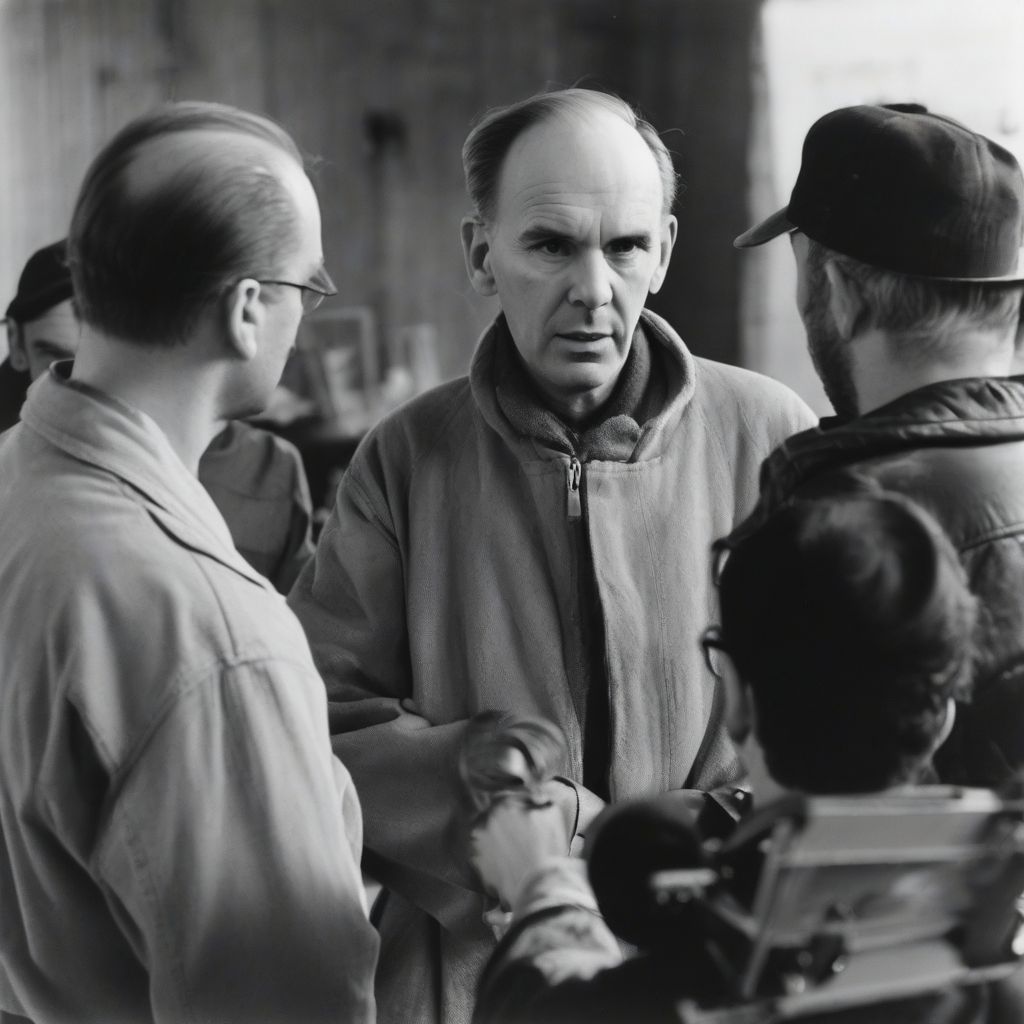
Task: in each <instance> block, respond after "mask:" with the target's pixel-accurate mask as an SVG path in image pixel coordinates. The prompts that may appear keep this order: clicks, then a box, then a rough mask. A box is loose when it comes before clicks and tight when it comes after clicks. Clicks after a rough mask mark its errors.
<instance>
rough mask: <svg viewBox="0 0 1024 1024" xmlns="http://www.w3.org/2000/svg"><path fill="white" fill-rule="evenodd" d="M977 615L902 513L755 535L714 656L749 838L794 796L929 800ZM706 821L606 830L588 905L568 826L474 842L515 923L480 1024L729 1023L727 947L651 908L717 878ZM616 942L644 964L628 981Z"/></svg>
mask: <svg viewBox="0 0 1024 1024" xmlns="http://www.w3.org/2000/svg"><path fill="white" fill-rule="evenodd" d="M975 615H976V601H975V599H974V597H973V596H972V595H971V593H970V591H969V589H968V586H967V580H966V578H965V576H964V572H963V569H962V567H961V566H960V564H959V562H958V560H957V555H956V552H955V551H954V550H953V547H952V545H951V544H950V543H949V540H948V539H947V538H946V537H945V536H943V534H942V532H941V530H940V529H939V527H938V526H937V524H936V523H935V522H934V520H932V518H931V517H930V516H929V515H927V514H926V513H925V512H924V511H923V510H921V509H920V508H918V507H917V506H915V505H913V504H912V503H910V502H909V501H907V500H906V499H904V498H902V497H900V496H897V495H893V494H886V493H855V492H853V491H851V492H849V493H845V494H838V495H835V496H832V497H830V498H825V499H823V500H816V501H810V500H809V501H798V502H795V503H793V504H791V505H790V506H788V507H787V508H786V509H784V510H782V511H781V512H780V514H779V515H777V516H776V517H774V518H773V519H771V520H770V521H769V522H768V523H766V524H765V526H764V527H763V528H762V529H760V530H758V531H756V532H754V533H752V534H750V535H748V536H747V537H746V538H745V540H743V541H742V542H741V543H740V544H739V545H738V546H737V548H736V549H735V551H734V552H733V553H732V555H731V556H730V558H729V559H728V561H727V562H726V564H725V569H724V572H723V574H722V579H721V626H720V627H719V626H711V627H708V628H707V629H706V630H705V631H704V633H703V634H702V637H701V643H702V646H703V647H704V650H705V654H706V656H707V657H708V660H709V664H710V665H711V666H712V668H713V670H714V671H715V672H716V673H718V674H719V675H720V676H721V677H722V681H723V685H724V689H725V707H726V722H727V726H728V729H729V734H730V736H731V737H732V739H733V742H734V743H735V744H736V747H737V750H738V751H739V752H740V756H741V757H742V760H743V763H744V765H745V766H746V769H747V772H748V774H749V779H750V787H751V791H752V796H753V802H754V808H755V809H754V811H753V812H752V813H751V815H750V816H749V817H748V819H747V820H746V821H745V822H744V824H743V826H742V827H744V828H746V829H747V830H748V832H749V831H753V830H752V828H751V826H752V825H753V823H754V820H755V819H754V817H753V815H754V814H761V815H762V817H769V816H770V815H772V814H773V813H775V809H776V808H778V807H779V806H781V805H780V804H778V803H776V801H779V800H783V799H784V798H785V797H787V795H791V794H811V795H825V796H828V795H840V794H843V795H851V796H856V795H858V794H865V795H867V794H880V793H885V792H887V791H890V790H893V789H894V788H897V787H905V786H907V785H909V784H913V783H915V782H916V781H917V780H918V778H919V776H920V773H921V772H922V770H923V769H925V768H926V767H927V765H928V761H929V757H930V755H931V753H932V751H933V750H934V749H935V748H936V747H938V746H939V745H940V744H941V743H942V742H943V740H944V739H945V738H946V736H947V735H948V733H949V729H950V726H951V725H952V720H953V716H954V711H955V703H954V697H955V695H956V694H957V692H958V689H959V687H960V686H962V685H963V684H964V683H965V682H966V681H967V679H968V678H969V674H970V644H971V634H972V630H973V627H974V622H975ZM902 795H903V796H904V797H905V798H906V799H907V800H908V801H912V800H913V799H914V795H913V793H908V792H905V791H904V792H902ZM698 806H699V805H698ZM875 806H877V802H872V801H871V800H870V799H868V800H865V803H864V810H865V811H870V810H871V809H872V808H873V807H875ZM910 806H911V807H912V804H911V805H910ZM693 810H694V804H693V803H692V802H686V801H684V800H683V799H682V795H680V794H668V795H666V796H663V797H661V798H656V799H654V800H642V801H635V802H632V803H630V804H627V805H623V806H621V807H618V808H614V809H611V810H610V811H608V812H606V815H605V820H604V821H603V822H602V823H599V825H600V827H599V830H598V832H597V837H596V840H595V842H594V843H593V846H592V848H591V849H588V861H589V865H588V867H589V877H590V882H591V883H592V885H593V891H591V888H590V885H588V883H587V881H586V880H585V878H584V877H583V871H582V867H583V865H582V862H581V861H578V860H575V861H574V860H571V859H569V858H566V857H564V856H560V854H561V853H562V849H563V847H564V826H563V825H562V822H561V821H560V819H559V818H558V816H557V815H555V814H553V813H552V812H551V811H550V810H545V809H540V810H536V809H530V810H525V811H524V810H523V809H522V804H521V803H520V804H517V803H515V802H513V801H508V802H506V803H505V804H503V805H501V806H500V807H498V808H497V809H496V810H494V811H492V812H491V816H490V818H488V819H487V821H486V822H485V824H483V825H482V826H481V827H479V828H478V829H477V830H476V832H475V835H474V848H475V850H476V857H477V863H478V865H479V866H480V869H481V872H482V874H483V876H484V878H485V879H486V880H487V882H488V883H489V884H490V885H491V886H493V888H494V889H495V891H496V892H497V893H498V894H499V895H500V896H501V897H502V898H503V899H504V900H505V901H506V902H507V904H508V905H509V906H510V907H512V908H513V914H512V920H511V928H510V930H509V931H508V933H507V935H506V937H505V938H504V940H503V941H502V944H501V946H500V947H499V949H498V951H497V953H496V954H495V956H494V958H493V959H492V961H491V963H490V964H489V965H488V968H487V971H486V974H485V976H484V979H483V982H482V985H481V990H480V1002H479V1005H478V1008H477V1014H476V1018H475V1019H476V1020H477V1021H478V1022H479V1024H554V1022H559V1024H575V1022H579V1024H583V1022H587V1024H590V1022H596V1021H601V1022H607V1024H656V1022H657V1024H669V1022H672V1021H677V1020H679V1019H680V1018H679V1016H678V1015H677V1010H676V1007H677V1004H678V1003H679V1002H681V1001H683V1000H693V1001H695V1002H697V1003H699V1004H700V1005H702V1006H704V1007H707V1008H709V1009H710V1008H716V1007H719V1006H722V1005H723V1004H725V1005H729V999H730V998H731V997H732V994H733V993H732V990H733V988H734V985H735V982H736V977H735V975H734V974H733V973H732V972H730V971H729V970H728V968H727V967H726V964H725V963H724V962H723V961H722V960H721V959H717V958H716V956H715V955H709V953H708V951H707V946H708V944H709V942H711V941H712V940H713V939H714V938H715V936H716V935H717V934H719V933H716V932H714V931H712V930H709V925H710V921H709V919H708V918H706V917H704V916H702V912H701V910H700V909H699V907H693V908H691V909H689V911H687V908H686V906H685V905H684V906H683V908H682V910H681V911H680V913H685V914H687V916H686V917H685V920H684V919H682V918H675V919H670V918H668V917H666V918H664V920H662V921H660V922H659V920H658V916H657V913H656V912H655V909H654V908H655V904H654V901H653V900H652V899H651V897H650V888H649V886H650V875H651V869H655V870H656V869H658V868H661V867H666V868H667V867H672V868H678V867H684V866H689V865H692V866H695V867H696V866H697V865H706V864H708V863H709V862H708V860H707V857H706V854H705V853H704V852H703V851H702V846H701V842H700V840H701V839H702V838H706V836H702V834H701V832H702V829H701V825H702V824H703V823H702V822H700V819H697V818H695V816H694V814H693V813H692V812H693ZM560 831H561V835H560V834H559V833H560ZM718 838H719V839H720V838H722V836H721V835H719V837H718ZM835 853H836V855H838V856H840V857H841V856H842V851H841V850H837V851H835ZM659 860H660V862H659ZM740 863H744V862H740ZM758 863H760V861H758ZM613 866H614V867H615V868H616V869H617V872H616V874H615V875H614V876H613V875H612V874H610V872H609V868H610V867H613ZM645 868H646V870H645ZM736 870H737V872H738V871H741V870H743V869H742V868H741V867H739V866H738V867H737V869H736ZM747 870H749V869H747ZM732 882H733V883H734V884H739V883H740V879H739V877H738V875H735V874H734V875H733V876H732ZM626 893H628V894H630V895H631V896H632V904H630V903H627V902H626V901H625V900H624V895H625V894H626ZM595 894H596V896H597V901H595ZM737 906H738V904H737ZM597 910H600V911H601V912H603V913H604V914H605V915H606V918H607V925H606V924H605V922H604V921H603V920H602V918H601V917H600V916H598V914H597V913H596V911H597ZM608 926H610V927H612V928H614V929H615V931H616V934H617V935H618V936H620V937H621V938H624V939H626V940H628V941H629V942H632V943H638V944H639V945H640V946H641V947H642V955H641V956H638V957H636V958H634V959H632V960H626V961H623V955H622V951H621V950H620V948H619V946H618V944H617V943H616V941H615V939H614V937H613V936H612V934H611V933H610V932H609V930H608ZM894 955H897V956H898V955H899V953H898V951H896V953H895V954H894ZM938 987H942V986H941V983H940V985H939V986H938ZM876 991H877V989H876ZM988 1008H989V993H988V992H987V991H985V990H984V989H982V988H981V987H978V988H975V989H971V990H965V991H963V992H960V991H953V992H950V991H943V992H939V993H929V994H926V995H924V996H915V997H913V998H910V999H901V1000H898V1001H893V1000H890V1001H888V1002H883V1003H881V1004H880V1003H879V1002H878V1001H877V997H876V999H875V1000H874V1001H873V1003H872V1005H870V1006H869V1007H866V1008H865V1007H863V1006H861V1007H859V1008H858V1007H854V1008H852V1009H851V1008H849V1007H844V1008H843V1009H842V1010H841V1012H839V1013H838V1014H833V1013H831V1012H826V1013H816V1014H812V1015H811V1016H810V1017H803V1016H801V1017H800V1018H799V1019H801V1020H807V1021H808V1022H815V1024H816V1022H818V1021H822V1022H824V1021H832V1020H835V1021H837V1022H838V1021H839V1020H842V1021H844V1022H847V1024H855V1022H856V1024H861V1022H863V1024H883V1022H884V1024H911V1022H914V1024H936V1022H937V1021H954V1020H955V1021H958V1022H960V1024H982V1022H985V1021H990V1020H993V1019H994V1018H990V1017H988V1016H987V1013H988ZM748 1009H750V1008H748ZM771 1016H772V1019H773V1020H774V1019H785V1018H784V1017H783V1015H781V1014H780V1015H779V1016H778V1018H777V1017H776V1016H775V1015H774V1014H773V1015H771ZM742 1019H744V1020H755V1019H756V1020H762V1019H767V1018H766V1017H764V1016H763V1015H761V1016H757V1015H748V1016H746V1017H742ZM1009 1019H1013V1018H1007V1020H1009Z"/></svg>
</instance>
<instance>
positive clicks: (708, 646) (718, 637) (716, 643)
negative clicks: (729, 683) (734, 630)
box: [700, 626, 728, 679]
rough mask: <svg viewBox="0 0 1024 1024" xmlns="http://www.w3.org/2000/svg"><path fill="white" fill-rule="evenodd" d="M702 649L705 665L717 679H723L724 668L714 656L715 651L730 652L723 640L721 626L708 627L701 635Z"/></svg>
mask: <svg viewBox="0 0 1024 1024" xmlns="http://www.w3.org/2000/svg"><path fill="white" fill-rule="evenodd" d="M700 649H701V650H702V651H703V652H704V664H705V665H707V667H708V671H709V672H710V673H711V674H712V675H713V676H714V677H715V678H716V679H721V678H722V666H721V665H720V664H719V661H718V658H717V657H716V656H715V654H714V652H715V651H723V652H726V653H727V652H728V648H727V647H726V646H725V643H724V641H723V640H722V627H721V626H708V628H707V629H705V630H704V632H703V633H701V635H700Z"/></svg>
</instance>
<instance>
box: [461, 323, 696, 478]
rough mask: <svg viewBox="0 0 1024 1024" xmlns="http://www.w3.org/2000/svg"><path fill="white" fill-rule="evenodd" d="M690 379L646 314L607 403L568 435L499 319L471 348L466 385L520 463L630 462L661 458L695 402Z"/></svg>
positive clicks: (682, 357)
mask: <svg viewBox="0 0 1024 1024" xmlns="http://www.w3.org/2000/svg"><path fill="white" fill-rule="evenodd" d="M695 372H696V367H695V362H694V359H693V356H692V355H690V352H689V351H688V350H687V348H686V346H685V345H684V344H683V342H682V340H681V339H680V338H679V336H678V335H677V334H676V333H675V331H673V330H672V328H671V327H669V325H668V324H667V323H666V322H665V321H664V320H662V319H661V318H660V317H658V316H656V315H655V314H653V313H651V312H649V311H647V310H644V312H643V313H642V314H641V318H640V323H639V324H638V325H637V330H636V334H634V338H633V344H632V347H631V349H630V354H629V357H628V358H627V360H626V363H625V365H624V366H623V369H622V373H621V374H620V376H619V381H618V383H617V384H616V387H615V390H614V391H613V393H612V395H611V397H610V398H609V400H608V402H607V403H606V404H605V405H604V406H603V407H602V409H601V410H600V413H599V415H598V417H597V418H596V420H595V421H594V422H592V423H587V424H584V425H583V426H582V429H578V430H577V429H573V427H570V426H569V425H567V424H565V423H564V422H563V421H562V420H560V419H559V418H558V416H556V415H555V414H554V413H553V412H552V411H551V410H550V409H549V408H548V407H547V406H546V405H545V404H544V402H543V399H542V398H541V396H540V393H539V391H538V389H537V388H536V386H535V385H534V384H533V382H532V380H531V379H530V377H529V374H528V373H527V372H526V370H525V369H524V368H523V365H522V362H521V360H520V359H519V357H518V354H517V353H516V351H515V346H514V343H513V341H512V338H511V335H510V334H509V331H508V325H507V324H506V322H505V318H504V315H499V316H498V318H497V319H496V320H495V321H494V323H493V324H492V325H491V326H490V327H489V328H488V329H487V331H485V332H484V335H483V337H482V338H481V339H480V343H479V345H478V346H477V350H476V353H475V355H474V357H473V363H472V366H471V368H470V386H471V388H472V391H473V397H474V399H475V400H476V403H477V406H478V407H479V409H480V412H481V415H482V416H483V417H484V419H485V420H486V421H487V423H488V424H489V425H490V426H491V427H493V428H494V429H495V430H496V431H498V433H499V434H501V435H502V437H503V438H505V440H506V441H507V442H508V444H509V445H510V446H511V447H513V448H515V449H516V450H518V451H519V453H520V457H521V458H523V459H524V460H528V459H537V458H540V459H552V458H564V457H565V456H566V455H576V456H577V457H579V458H581V459H583V460H591V461H612V462H636V461H640V460H644V459H650V458H654V457H656V456H658V455H660V454H661V452H662V451H663V449H664V447H665V445H666V444H667V443H668V440H669V439H670V438H671V435H672V433H673V432H674V431H675V428H676V427H677V426H678V424H679V421H680V419H681V418H682V415H683V412H684V410H685V409H686V407H687V405H688V404H689V402H690V400H691V399H692V397H693V394H694V387H695V385H694V377H695Z"/></svg>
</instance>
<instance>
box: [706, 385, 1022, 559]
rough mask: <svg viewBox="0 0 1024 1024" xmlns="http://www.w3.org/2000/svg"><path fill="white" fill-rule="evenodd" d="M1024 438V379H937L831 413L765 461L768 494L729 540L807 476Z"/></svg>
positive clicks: (763, 492)
mask: <svg viewBox="0 0 1024 1024" xmlns="http://www.w3.org/2000/svg"><path fill="white" fill-rule="evenodd" d="M1020 440H1024V377H970V378H966V379H963V380H945V381H939V382H938V383H936V384H929V385H927V386H925V387H923V388H918V389H917V390H915V391H910V392H908V393H907V394H905V395H901V396H900V397H899V398H897V399H896V400H895V401H892V402H889V403H888V404H887V405H883V406H881V407H880V408H878V409H874V410H872V411H871V412H869V413H866V414H865V415H863V416H859V417H856V418H853V419H847V420H841V419H839V418H838V417H829V418H827V419H823V420H822V421H821V423H820V424H819V425H818V426H817V427H811V429H809V430H804V431H802V432H801V433H799V434H795V435H794V436H793V437H791V438H789V439H788V440H787V441H784V442H783V443H782V444H781V445H779V447H778V448H776V449H775V451H774V452H772V454H771V455H769V456H768V458H767V459H765V461H764V463H763V464H762V466H761V496H760V498H759V500H758V504H757V507H756V508H755V509H754V511H753V513H752V514H751V515H750V517H749V518H748V519H747V520H746V521H745V522H743V523H742V524H741V525H740V526H738V527H737V528H736V530H734V531H733V533H732V534H731V535H730V536H729V537H728V538H727V539H726V540H725V541H724V542H723V545H724V546H725V547H727V548H728V547H733V546H734V545H735V544H736V543H738V542H739V540H741V539H742V538H743V537H746V536H749V535H750V534H751V533H753V532H754V530H756V529H757V527H758V526H759V525H760V524H761V523H763V522H764V521H765V519H767V518H768V517H769V516H770V515H771V514H772V513H773V512H774V511H775V510H776V509H777V508H779V506H780V505H782V504H783V503H784V502H785V501H787V500H788V499H789V498H790V497H791V496H792V495H793V494H794V493H795V492H796V491H797V490H799V489H800V488H801V487H802V486H803V485H804V484H805V483H806V482H807V481H809V480H811V479H813V478H814V477H816V476H818V475H819V474H821V473H825V472H828V471H829V470H832V469H837V468H839V467H842V466H850V465H853V464H855V463H859V462H864V461H866V460H868V459H872V458H876V457H879V456H885V455H893V454H897V453H899V452H903V451H908V450H917V449H927V448H947V447H949V446H951V445H962V446H980V445H987V444H1001V443H1004V442H1007V441H1020Z"/></svg>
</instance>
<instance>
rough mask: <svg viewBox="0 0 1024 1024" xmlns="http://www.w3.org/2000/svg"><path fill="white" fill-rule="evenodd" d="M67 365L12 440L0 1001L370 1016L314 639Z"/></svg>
mask: <svg viewBox="0 0 1024 1024" xmlns="http://www.w3.org/2000/svg"><path fill="white" fill-rule="evenodd" d="M62 369H63V367H62V366H61V365H58V366H57V367H55V368H54V369H51V371H50V373H49V374H47V375H46V376H45V377H43V378H42V379H41V380H40V381H38V382H37V383H36V384H35V385H34V386H33V388H32V390H31V391H30V393H29V398H28V401H27V403H26V405H25V408H24V410H23V422H22V423H21V424H19V425H18V426H16V427H14V428H13V429H12V430H11V431H9V432H8V433H6V434H5V435H4V436H3V438H2V439H0V638H2V639H0V922H2V926H0V1008H2V1009H4V1010H7V1011H10V1012H13V1013H17V1014H21V1015H24V1016H27V1017H29V1018H30V1019H32V1020H33V1021H36V1022H37V1024H44V1022H58V1021H59V1022H72V1021H75V1022H78V1021H83V1020H95V1021H104V1022H131V1024H138V1022H143V1021H161V1022H164V1021H166V1022H175V1024H180V1022H186V1021H195V1022H199V1021H203V1022H209V1021H217V1022H219V1024H220V1022H232V1021H238V1022H245V1024H253V1022H257V1021H263V1022H268V1024H270V1022H285V1021H296V1020H301V1021H304V1022H307V1021H323V1022H326V1021H336V1022H349V1021H356V1022H369V1021H372V1019H373V1016H374V1004H373V996H372V976H373V968H374V961H375V954H376V948H377V938H376V935H375V933H374V931H373V929H372V927H371V926H370V924H369V922H368V920H367V918H366V909H365V897H364V895H363V889H362V886H361V879H360V874H359V866H358V861H359V854H360V845H361V817H360V810H359V805H358V801H357V799H356V795H355V793H354V791H353V787H352V783H351V779H350V778H349V776H348V773H347V772H346V771H345V769H344V768H343V767H342V766H341V765H340V764H339V763H338V761H337V760H336V758H334V757H333V756H332V754H331V749H330V745H329V742H328V736H327V716H326V707H325V701H324V692H323V685H322V683H321V682H320V680H319V678H318V676H317V673H316V670H315V668H314V666H313V662H312V659H311V657H310V654H309V649H308V646H307V644H306V641H305V638H304V636H303V634H302V630H301V628H300V626H299V624H298V623H297V622H296V621H295V618H294V616H293V615H292V614H291V613H290V612H289V611H288V608H287V606H286V605H285V602H284V599H283V598H282V597H281V596H280V595H279V594H277V593H276V592H275V591H274V589H273V588H272V587H271V586H270V584H269V583H268V582H267V581H266V580H265V579H263V577H261V576H259V575H258V574H257V573H256V572H254V571H253V570H252V569H251V568H250V567H249V566H248V565H247V564H246V563H245V561H244V560H243V559H242V558H241V557H240V556H239V555H238V554H237V552H236V551H235V550H234V548H233V547H232V545H231V540H230V535H229V534H228V532H227V527H226V526H225V524H224V521H223V519H222V518H221V516H220V515H219V513H218V512H217V510H216V508H215V506H214V505H213V502H212V501H211V499H210V498H209V496H208V495H207V494H206V492H205V491H204V490H203V488H202V487H201V486H200V484H199V482H198V481H197V480H196V479H195V478H194V477H193V476H192V475H191V474H190V473H189V472H188V471H187V470H186V468H185V467H184V465H183V464H182V463H181V462H180V460H179V459H178V458H177V456H176V455H175V453H174V451H173V449H172V448H171V446H170V444H169V443H168V441H167V439H166V438H165V437H164V435H163V434H162V433H161V431H160V430H159V429H158V428H157V426H156V424H155V423H154V422H153V421H152V420H151V419H149V418H148V417H147V416H145V415H143V414H142V413H139V412H137V411H136V410H133V409H131V408H129V407H128V406H126V405H124V404H123V403H120V402H118V401H116V400H114V399H112V398H109V397H107V396H105V395H103V394H101V393H99V392H97V391H95V390H93V389H90V388H86V387H83V386H81V385H77V384H75V383H71V382H66V381H64V380H62V379H61V377H60V374H61V372H62Z"/></svg>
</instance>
